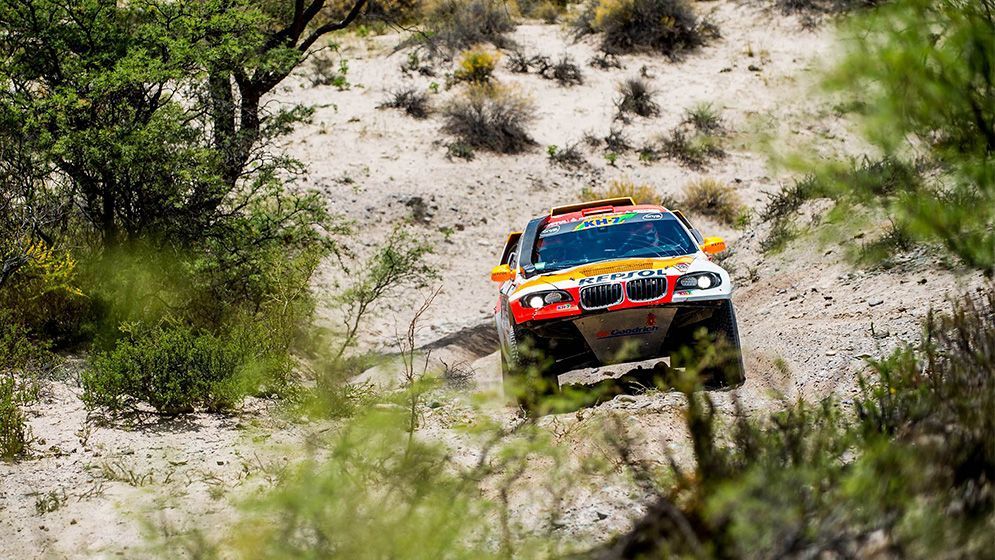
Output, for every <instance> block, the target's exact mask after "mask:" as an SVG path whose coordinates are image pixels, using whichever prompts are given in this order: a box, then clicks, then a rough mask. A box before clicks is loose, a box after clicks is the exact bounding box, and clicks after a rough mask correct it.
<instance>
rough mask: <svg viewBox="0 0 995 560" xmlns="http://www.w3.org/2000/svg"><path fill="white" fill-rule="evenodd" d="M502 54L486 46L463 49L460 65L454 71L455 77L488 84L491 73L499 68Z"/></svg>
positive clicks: (464, 80)
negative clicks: (485, 47)
mask: <svg viewBox="0 0 995 560" xmlns="http://www.w3.org/2000/svg"><path fill="white" fill-rule="evenodd" d="M500 57H501V54H500V53H499V52H496V51H489V50H487V49H484V48H474V49H469V50H466V51H463V53H462V54H461V55H460V61H459V67H458V68H457V69H456V72H454V73H453V78H455V79H456V81H459V82H471V83H474V84H486V83H487V82H489V81H490V79H491V74H493V73H494V69H495V68H497V63H498V59H499V58H500Z"/></svg>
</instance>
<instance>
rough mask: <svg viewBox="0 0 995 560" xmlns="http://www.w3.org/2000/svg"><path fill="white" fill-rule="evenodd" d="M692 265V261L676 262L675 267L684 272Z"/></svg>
mask: <svg viewBox="0 0 995 560" xmlns="http://www.w3.org/2000/svg"><path fill="white" fill-rule="evenodd" d="M690 266H691V263H686V262H682V263H677V264H675V265H674V268H676V269H677V270H678V271H679V272H684V271H685V270H687V269H688V267H690Z"/></svg>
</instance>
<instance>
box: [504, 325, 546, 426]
mask: <svg viewBox="0 0 995 560" xmlns="http://www.w3.org/2000/svg"><path fill="white" fill-rule="evenodd" d="M551 365H552V364H550V363H549V359H548V358H547V357H546V356H545V355H544V353H543V352H542V351H541V349H539V348H537V347H536V344H535V340H534V339H533V338H532V337H530V336H529V335H527V334H525V333H523V332H522V331H521V330H519V329H517V328H515V327H512V328H510V329H508V340H507V346H506V347H502V348H501V377H502V380H503V381H504V395H505V397H506V398H507V399H509V400H510V401H511V402H513V403H515V404H517V405H518V406H520V407H522V408H524V409H525V410H526V411H530V412H531V411H535V410H537V409H538V407H539V404H540V403H541V402H542V400H543V399H544V398H545V397H548V396H550V395H553V394H555V393H556V392H557V391H558V390H559V383H558V381H557V375H556V373H555V371H554V370H553V368H552V367H551Z"/></svg>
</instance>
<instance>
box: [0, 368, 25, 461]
mask: <svg viewBox="0 0 995 560" xmlns="http://www.w3.org/2000/svg"><path fill="white" fill-rule="evenodd" d="M20 400H21V398H20V394H19V391H18V388H17V381H16V380H15V379H14V376H13V375H11V374H10V373H8V372H7V371H0V459H3V460H4V461H9V460H11V459H14V458H16V457H19V456H21V455H24V454H25V453H26V452H27V449H28V441H29V439H30V437H29V435H28V428H27V421H26V420H25V418H24V412H23V411H22V410H21V407H20V402H19V401H20Z"/></svg>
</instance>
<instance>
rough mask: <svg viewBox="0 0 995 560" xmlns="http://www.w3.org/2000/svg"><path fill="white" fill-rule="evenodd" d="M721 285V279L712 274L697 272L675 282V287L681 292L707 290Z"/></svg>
mask: <svg viewBox="0 0 995 560" xmlns="http://www.w3.org/2000/svg"><path fill="white" fill-rule="evenodd" d="M721 283H722V277H720V276H719V275H718V274H715V273H714V272H697V273H694V274H685V275H684V276H681V277H680V278H679V279H678V280H677V287H678V288H680V289H682V290H707V289H709V288H714V287H716V286H718V285H719V284H721Z"/></svg>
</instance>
